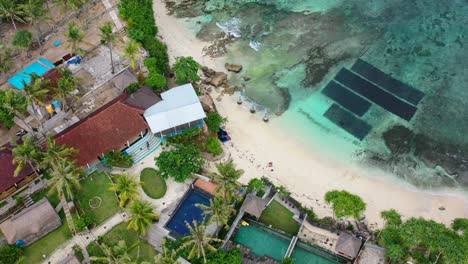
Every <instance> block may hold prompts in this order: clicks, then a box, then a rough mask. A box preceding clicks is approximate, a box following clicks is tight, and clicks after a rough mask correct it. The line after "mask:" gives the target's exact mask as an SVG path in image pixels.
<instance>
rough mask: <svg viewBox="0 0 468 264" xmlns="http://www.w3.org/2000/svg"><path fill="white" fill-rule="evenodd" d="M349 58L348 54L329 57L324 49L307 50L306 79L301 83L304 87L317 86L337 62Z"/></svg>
mask: <svg viewBox="0 0 468 264" xmlns="http://www.w3.org/2000/svg"><path fill="white" fill-rule="evenodd" d="M348 57H349V54H346V53H340V54H338V55H335V56H332V57H330V56H329V55H328V52H327V50H326V47H320V46H318V47H313V48H312V49H310V50H309V53H308V59H307V60H306V62H305V63H306V76H307V77H306V78H305V79H304V81H303V84H304V86H305V87H312V86H315V85H317V84H319V83H320V82H321V81H322V80H323V78H324V77H325V75H327V73H328V72H329V71H330V69H331V68H332V67H333V66H335V65H336V64H337V63H338V62H340V61H342V60H344V59H346V58H348Z"/></svg>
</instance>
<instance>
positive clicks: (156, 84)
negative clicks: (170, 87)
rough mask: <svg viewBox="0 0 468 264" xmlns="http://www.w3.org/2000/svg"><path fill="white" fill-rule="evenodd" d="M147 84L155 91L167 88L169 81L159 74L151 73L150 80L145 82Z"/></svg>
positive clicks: (147, 79)
mask: <svg viewBox="0 0 468 264" xmlns="http://www.w3.org/2000/svg"><path fill="white" fill-rule="evenodd" d="M145 84H146V85H147V86H149V87H151V88H152V89H153V90H154V91H157V90H160V89H163V88H165V87H167V81H166V78H165V77H164V76H162V75H161V74H160V73H158V72H154V71H153V72H150V74H149V75H148V78H146V80H145Z"/></svg>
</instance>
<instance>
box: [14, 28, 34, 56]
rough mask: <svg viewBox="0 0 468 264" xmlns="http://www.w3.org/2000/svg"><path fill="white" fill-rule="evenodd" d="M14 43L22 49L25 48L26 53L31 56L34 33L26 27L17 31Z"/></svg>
mask: <svg viewBox="0 0 468 264" xmlns="http://www.w3.org/2000/svg"><path fill="white" fill-rule="evenodd" d="M12 44H13V46H15V47H17V48H19V49H21V50H25V51H26V55H27V56H28V57H29V48H30V47H31V44H32V33H31V32H29V31H27V30H26V29H21V30H18V31H16V33H15V37H14V38H13V42H12Z"/></svg>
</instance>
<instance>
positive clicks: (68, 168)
mask: <svg viewBox="0 0 468 264" xmlns="http://www.w3.org/2000/svg"><path fill="white" fill-rule="evenodd" d="M82 173H83V171H82V170H81V169H80V168H78V167H76V166H75V162H72V161H68V160H66V159H64V160H61V161H60V162H58V163H56V164H53V165H52V168H51V170H50V175H51V176H52V178H51V179H50V180H49V185H50V190H49V192H48V195H52V194H54V193H55V192H57V193H58V195H59V197H60V201H61V203H62V207H63V211H64V212H65V218H66V219H67V223H68V227H69V228H70V231H71V232H72V234H75V232H76V231H75V224H74V223H73V218H72V217H71V213H70V208H69V207H68V202H67V199H66V198H65V194H66V195H67V197H68V198H69V199H71V200H73V190H76V189H79V188H81V185H80V182H79V180H78V179H79V178H80V175H81V174H82Z"/></svg>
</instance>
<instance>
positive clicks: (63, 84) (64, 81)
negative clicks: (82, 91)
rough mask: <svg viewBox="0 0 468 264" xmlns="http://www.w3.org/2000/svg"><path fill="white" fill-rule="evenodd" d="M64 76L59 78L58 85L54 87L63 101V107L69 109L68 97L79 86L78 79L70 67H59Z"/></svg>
mask: <svg viewBox="0 0 468 264" xmlns="http://www.w3.org/2000/svg"><path fill="white" fill-rule="evenodd" d="M57 70H58V71H59V72H60V74H61V75H62V77H61V78H60V79H58V80H57V87H56V88H54V91H55V94H56V95H57V96H58V97H59V98H60V101H61V102H62V108H63V109H64V110H65V111H66V110H67V106H68V104H67V97H68V96H69V95H70V94H71V93H72V92H73V91H75V90H76V88H77V87H78V80H77V79H76V78H75V76H73V73H72V72H71V71H70V70H68V69H57Z"/></svg>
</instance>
